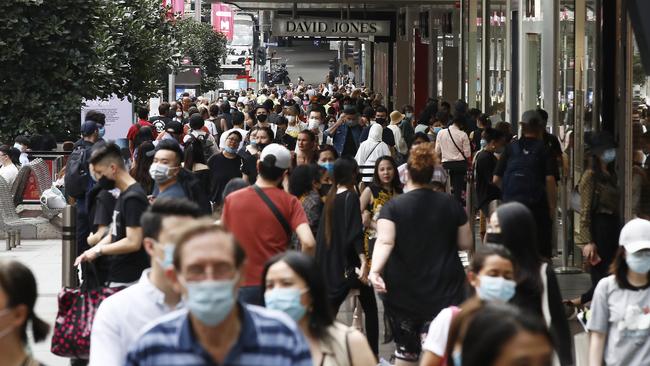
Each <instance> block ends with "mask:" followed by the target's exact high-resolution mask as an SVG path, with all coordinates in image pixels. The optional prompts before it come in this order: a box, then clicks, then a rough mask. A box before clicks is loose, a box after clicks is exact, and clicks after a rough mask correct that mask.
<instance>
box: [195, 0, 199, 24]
mask: <svg viewBox="0 0 650 366" xmlns="http://www.w3.org/2000/svg"><path fill="white" fill-rule="evenodd" d="M194 20H196V21H197V22H199V23H201V0H194Z"/></svg>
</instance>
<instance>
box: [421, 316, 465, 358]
mask: <svg viewBox="0 0 650 366" xmlns="http://www.w3.org/2000/svg"><path fill="white" fill-rule="evenodd" d="M454 308H456V307H448V308H446V309H442V310H441V311H440V313H438V316H436V318H435V319H433V321H432V322H431V325H429V332H428V333H427V337H426V338H425V339H424V343H423V344H422V349H423V350H425V351H429V352H432V353H433V354H435V355H436V356H438V357H443V356H444V355H445V349H446V348H447V336H448V335H449V328H451V321H452V320H453V317H454V311H453V309H454ZM456 309H457V308H456Z"/></svg>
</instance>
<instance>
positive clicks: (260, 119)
mask: <svg viewBox="0 0 650 366" xmlns="http://www.w3.org/2000/svg"><path fill="white" fill-rule="evenodd" d="M267 117H268V116H267V115H266V114H258V115H257V116H255V118H257V121H258V122H262V123H264V122H266V118H267Z"/></svg>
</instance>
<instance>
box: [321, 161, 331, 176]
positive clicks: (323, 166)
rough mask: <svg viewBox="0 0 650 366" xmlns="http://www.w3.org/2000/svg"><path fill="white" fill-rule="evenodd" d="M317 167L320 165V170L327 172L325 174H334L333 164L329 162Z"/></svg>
mask: <svg viewBox="0 0 650 366" xmlns="http://www.w3.org/2000/svg"><path fill="white" fill-rule="evenodd" d="M318 165H320V166H321V167H322V168H325V170H327V173H328V174H329V175H330V176H331V175H333V174H334V163H332V162H331V161H327V162H324V163H318Z"/></svg>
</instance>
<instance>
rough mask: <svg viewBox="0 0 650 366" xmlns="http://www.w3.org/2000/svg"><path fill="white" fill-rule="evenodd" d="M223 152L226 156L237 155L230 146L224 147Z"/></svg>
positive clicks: (234, 149) (235, 150)
mask: <svg viewBox="0 0 650 366" xmlns="http://www.w3.org/2000/svg"><path fill="white" fill-rule="evenodd" d="M223 151H225V152H227V153H228V154H237V149H236V148H234V147H230V146H225V147H224V148H223Z"/></svg>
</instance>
